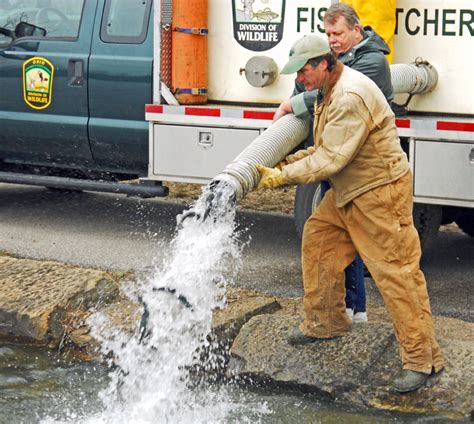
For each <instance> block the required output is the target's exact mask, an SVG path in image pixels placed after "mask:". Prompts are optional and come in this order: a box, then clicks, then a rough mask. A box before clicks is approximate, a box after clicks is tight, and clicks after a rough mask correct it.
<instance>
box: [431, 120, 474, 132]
mask: <svg viewBox="0 0 474 424" xmlns="http://www.w3.org/2000/svg"><path fill="white" fill-rule="evenodd" d="M436 129H437V130H446V131H470V132H472V131H474V123H472V122H446V121H438V122H436Z"/></svg>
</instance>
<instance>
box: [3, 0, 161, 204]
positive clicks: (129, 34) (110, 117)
mask: <svg viewBox="0 0 474 424" xmlns="http://www.w3.org/2000/svg"><path fill="white" fill-rule="evenodd" d="M152 65H153V13H152V1H151V0H127V1H123V0H74V1H71V0H2V1H1V2H0V87H1V89H0V93H1V94H0V182H2V181H3V182H20V183H21V182H23V183H24V182H28V181H31V182H33V183H36V184H39V185H48V186H52V187H59V188H60V187H62V185H61V184H62V183H61V182H60V181H63V183H64V177H67V178H68V180H66V183H65V185H64V187H68V186H69V185H70V184H69V183H71V184H74V182H76V183H78V186H77V187H78V189H81V188H83V189H87V188H89V189H93V188H94V186H87V185H82V186H81V181H86V180H87V181H98V180H100V181H118V180H123V179H131V178H136V177H142V176H146V175H147V168H148V124H147V122H145V120H144V106H145V104H146V103H151V101H152ZM45 176H47V177H49V179H42V177H45ZM59 177H61V178H62V179H60V178H59ZM121 186H122V185H121ZM110 187H112V191H121V190H114V189H113V187H114V186H113V185H112V186H110ZM148 189H149V190H151V193H152V194H154V195H164V194H165V192H164V191H165V189H164V187H162V186H160V184H159V183H158V184H155V187H154V188H153V187H151V186H150V187H149V188H148ZM131 190H132V192H133V190H134V188H133V187H132V188H131ZM99 191H109V190H99ZM122 191H123V190H122ZM123 192H127V191H126V190H125V191H123Z"/></svg>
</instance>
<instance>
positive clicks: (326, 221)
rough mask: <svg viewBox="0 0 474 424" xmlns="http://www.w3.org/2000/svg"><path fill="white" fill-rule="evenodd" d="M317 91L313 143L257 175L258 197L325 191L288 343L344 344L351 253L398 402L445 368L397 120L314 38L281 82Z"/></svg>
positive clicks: (306, 236)
mask: <svg viewBox="0 0 474 424" xmlns="http://www.w3.org/2000/svg"><path fill="white" fill-rule="evenodd" d="M295 72H296V73H297V81H298V82H300V83H302V84H304V86H305V89H306V90H314V89H319V94H318V98H317V100H316V103H315V112H314V143H315V146H312V147H310V148H308V149H306V150H301V151H299V152H297V153H295V154H294V155H290V156H287V157H286V158H285V160H284V161H283V162H282V163H281V164H280V166H279V167H277V168H266V167H263V166H261V165H257V169H258V170H259V172H260V174H261V180H260V183H259V185H258V187H257V188H258V189H261V188H273V187H277V186H280V185H283V184H301V183H303V184H305V183H306V184H307V183H312V182H315V181H319V180H323V179H327V180H329V182H330V184H331V188H332V189H331V190H329V191H328V192H327V194H326V196H325V197H324V198H323V200H322V202H321V204H320V205H319V207H318V208H317V209H316V211H314V212H313V214H312V215H311V217H310V218H309V219H308V221H307V222H306V225H305V227H304V232H303V241H302V263H303V281H304V292H305V294H304V311H305V319H304V321H303V323H302V324H301V325H300V327H299V328H296V329H294V330H293V331H292V332H291V333H290V334H289V336H288V341H289V343H291V344H306V343H313V342H317V341H321V340H323V339H331V338H334V337H337V336H342V335H344V334H345V333H346V332H347V331H348V329H349V327H350V320H349V319H348V317H347V315H346V313H345V301H344V296H345V290H344V269H345V268H346V267H347V265H349V264H350V263H351V262H352V261H353V260H354V257H355V255H356V252H359V254H360V255H361V257H362V259H363V261H364V263H365V264H366V266H367V268H368V269H369V271H370V273H371V275H372V277H373V279H374V280H375V283H376V284H377V287H378V288H379V290H380V292H381V294H382V296H383V299H384V301H385V303H386V305H387V308H388V310H389V312H390V314H391V316H392V319H393V324H394V328H395V334H396V336H397V339H398V342H399V346H400V355H401V358H402V362H403V369H402V370H401V372H399V373H398V374H397V376H396V377H395V378H394V380H393V387H394V388H395V389H396V390H397V391H399V392H408V391H411V390H415V389H417V388H418V387H421V386H422V385H424V384H425V382H426V380H427V379H428V377H429V376H430V375H431V374H432V373H433V372H438V371H440V370H441V369H442V368H443V356H442V353H441V350H440V348H439V345H438V343H437V341H436V338H435V334H434V328H433V319H432V316H431V310H430V304H429V299H428V292H427V288H426V281H425V278H424V275H423V273H422V272H421V270H420V266H419V261H420V256H421V249H420V242H419V238H418V233H417V232H416V229H415V227H414V225H413V218H412V206H413V198H412V176H411V172H410V169H409V164H408V160H407V157H406V155H405V153H404V152H403V150H402V148H401V146H400V141H399V138H398V134H397V129H396V126H395V116H394V114H393V112H392V111H391V109H390V107H389V105H388V103H387V101H386V100H385V98H384V96H383V94H382V92H381V91H380V90H379V88H378V87H377V86H376V84H375V83H374V82H373V81H372V80H370V79H369V78H367V77H366V76H364V75H362V74H361V73H359V72H357V71H355V70H353V69H350V68H348V67H346V66H344V65H343V64H342V63H341V62H339V61H337V60H336V59H335V58H334V56H333V55H332V53H331V52H330V49H329V45H328V43H327V42H326V41H325V40H323V39H322V38H320V37H318V36H314V35H313V36H306V37H303V38H301V39H300V40H298V41H297V42H296V43H295V44H294V45H293V47H292V49H291V50H290V57H289V61H288V63H287V64H286V65H285V67H284V68H283V70H282V71H281V73H282V74H291V73H295Z"/></svg>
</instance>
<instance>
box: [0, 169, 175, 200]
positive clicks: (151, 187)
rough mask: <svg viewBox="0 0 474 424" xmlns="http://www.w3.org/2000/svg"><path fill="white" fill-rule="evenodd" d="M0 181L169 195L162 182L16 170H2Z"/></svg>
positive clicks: (71, 188)
mask: <svg viewBox="0 0 474 424" xmlns="http://www.w3.org/2000/svg"><path fill="white" fill-rule="evenodd" d="M0 182H2V183H8V184H24V185H32V186H44V187H49V188H55V189H63V190H84V191H95V192H101V193H118V194H127V195H129V196H137V197H142V198H149V197H164V196H166V195H168V187H165V186H163V185H161V184H146V183H138V184H130V183H121V182H114V181H94V180H84V179H79V178H68V177H55V176H46V175H34V174H20V173H15V172H0Z"/></svg>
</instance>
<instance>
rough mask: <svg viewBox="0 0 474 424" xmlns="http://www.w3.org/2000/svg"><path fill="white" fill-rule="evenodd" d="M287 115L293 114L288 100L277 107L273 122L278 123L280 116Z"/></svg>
mask: <svg viewBox="0 0 474 424" xmlns="http://www.w3.org/2000/svg"><path fill="white" fill-rule="evenodd" d="M288 113H293V108H292V107H291V103H290V101H289V100H285V101H284V102H283V103H281V104H280V106H278V109H277V111H276V112H275V115H273V122H275V121H278V120H279V119H280V118H281V117H282V116H285V115H286V114H288Z"/></svg>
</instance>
